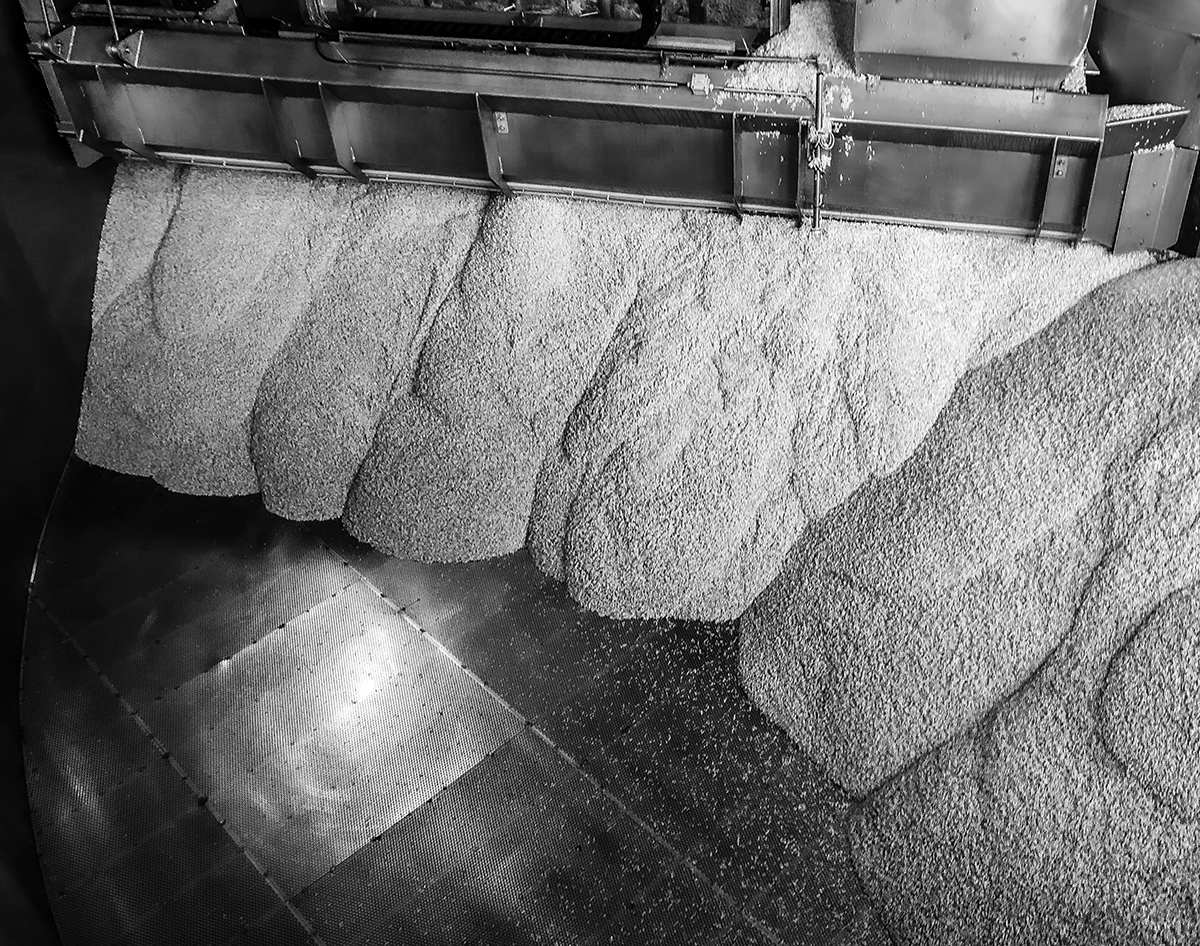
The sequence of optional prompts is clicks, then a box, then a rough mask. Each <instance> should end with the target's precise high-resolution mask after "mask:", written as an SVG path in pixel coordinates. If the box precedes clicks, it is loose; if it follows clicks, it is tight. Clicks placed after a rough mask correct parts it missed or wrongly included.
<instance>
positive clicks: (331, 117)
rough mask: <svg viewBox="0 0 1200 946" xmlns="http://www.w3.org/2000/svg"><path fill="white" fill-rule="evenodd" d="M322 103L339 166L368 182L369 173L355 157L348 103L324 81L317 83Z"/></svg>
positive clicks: (361, 182) (352, 175)
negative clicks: (349, 124) (348, 121)
mask: <svg viewBox="0 0 1200 946" xmlns="http://www.w3.org/2000/svg"><path fill="white" fill-rule="evenodd" d="M317 89H318V91H319V92H320V95H321V105H322V106H323V107H324V109H325V121H326V123H327V124H328V125H329V134H330V136H331V137H332V138H333V150H334V153H335V154H336V155H337V163H338V166H339V167H341V169H342V170H343V171H345V172H346V173H347V174H349V175H350V176H351V177H352V178H354V179H355V180H356V181H358V182H359V183H360V184H366V183H367V175H366V174H365V173H363V169H362V168H361V167H359V165H358V161H357V160H356V159H355V157H354V144H353V143H352V142H351V141H350V129H349V128H348V127H347V125H346V103H345V102H343V101H342V100H341V99H340V98H338V97H337V96H336V95H335V94H334V93H333V92H332V91H331V90H330V89H329V87H328V86H326V85H325V83H323V82H318V83H317Z"/></svg>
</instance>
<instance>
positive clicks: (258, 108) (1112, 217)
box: [24, 0, 1196, 250]
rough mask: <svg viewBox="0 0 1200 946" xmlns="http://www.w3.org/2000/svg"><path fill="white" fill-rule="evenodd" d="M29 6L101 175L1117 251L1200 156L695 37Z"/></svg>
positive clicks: (990, 101) (1004, 97)
mask: <svg viewBox="0 0 1200 946" xmlns="http://www.w3.org/2000/svg"><path fill="white" fill-rule="evenodd" d="M24 2H25V3H26V4H27V9H26V19H27V25H28V27H29V32H30V34H31V37H33V40H32V42H31V46H30V49H31V52H32V54H33V55H34V57H35V58H36V59H38V61H39V66H40V68H41V71H42V74H43V76H44V78H45V81H46V84H47V86H48V87H49V89H50V91H51V94H52V98H53V102H54V105H55V108H56V110H57V113H58V119H59V129H60V131H61V132H62V134H64V135H65V136H67V137H68V138H69V139H70V140H71V142H72V144H73V146H74V147H75V148H76V150H77V153H78V155H79V156H80V158H81V160H84V161H86V160H88V157H87V156H88V155H89V154H90V155H94V154H97V153H107V154H117V155H124V154H132V155H136V156H140V157H142V158H146V159H150V160H167V161H179V162H190V163H196V164H213V165H220V166H231V167H250V168H259V169H278V170H283V171H288V170H292V171H298V172H301V173H304V174H308V175H310V176H312V175H317V174H336V175H350V176H352V177H355V178H358V179H359V180H360V181H363V182H366V181H369V180H372V179H386V180H409V181H424V182H430V183H437V184H447V185H455V186H468V187H485V188H496V189H499V190H500V191H503V192H504V193H505V194H511V193H517V192H543V193H557V194H566V195H571V196H577V197H593V198H601V199H611V200H628V201H637V202H643V203H647V204H658V205H684V206H696V207H708V208H721V209H728V210H733V211H736V212H739V213H741V212H743V211H754V212H763V213H774V214H794V215H797V216H798V217H804V216H805V214H806V212H811V213H812V215H813V217H814V218H817V216H818V215H819V213H821V212H824V213H825V214H828V215H831V216H836V217H844V218H850V219H868V220H881V221H896V222H913V223H920V224H926V225H935V226H950V227H956V228H959V227H960V228H967V229H982V230H988V231H993V232H1003V233H1011V234H1015V235H1036V236H1046V237H1054V238H1062V239H1079V238H1084V237H1086V238H1088V239H1092V240H1096V241H1098V242H1102V243H1105V244H1106V245H1109V246H1113V247H1114V248H1116V249H1118V250H1124V249H1136V248H1143V247H1146V248H1163V247H1167V246H1170V245H1171V244H1172V243H1173V242H1174V240H1175V238H1176V235H1177V234H1178V231H1179V219H1180V217H1181V216H1182V212H1183V210H1182V208H1183V205H1184V203H1185V202H1186V197H1187V193H1188V189H1189V187H1190V185H1191V181H1192V177H1193V173H1194V169H1195V164H1196V152H1195V151H1192V150H1188V149H1177V148H1173V147H1170V144H1171V140H1172V139H1173V137H1174V136H1175V134H1176V133H1177V132H1178V130H1179V128H1180V126H1181V125H1182V123H1183V121H1184V119H1185V118H1186V117H1187V114H1188V111H1187V109H1186V108H1183V107H1180V108H1177V109H1174V110H1173V111H1167V112H1163V113H1161V114H1157V115H1153V116H1149V117H1144V118H1140V119H1136V120H1133V121H1126V122H1123V123H1121V125H1120V127H1119V128H1117V129H1116V132H1115V133H1114V132H1113V130H1112V129H1111V128H1110V129H1109V130H1108V133H1107V134H1106V114H1107V104H1108V100H1107V98H1106V97H1105V96H1102V95H1087V94H1072V93H1067V92H1059V91H1054V90H1051V89H1046V88H1034V89H1029V88H998V87H988V86H986V85H968V84H950V83H943V82H930V81H914V80H912V79H905V78H898V79H887V78H879V77H875V76H864V75H834V74H826V73H822V72H821V70H820V69H818V68H817V67H816V66H815V65H813V66H812V67H810V68H808V69H805V68H804V63H802V62H801V61H798V60H797V61H795V62H794V63H793V65H794V68H795V74H796V77H797V81H796V88H795V89H794V90H792V91H786V92H780V91H779V90H778V83H776V88H774V89H768V88H762V89H756V88H753V79H752V78H750V77H749V76H747V75H744V74H741V73H740V72H739V68H738V67H739V66H740V65H742V63H743V62H744V57H736V56H733V55H731V54H730V53H728V52H711V51H706V50H709V49H712V48H714V44H713V43H712V42H708V43H707V44H706V42H705V41H703V38H702V37H699V36H696V37H695V41H694V42H692V43H691V44H690V45H689V42H688V34H687V31H686V27H685V28H684V29H682V30H676V35H675V36H674V37H673V38H674V43H673V44H668V45H670V46H671V48H666V47H664V46H663V45H661V44H660V46H659V47H657V48H647V49H643V50H639V51H628V52H623V53H622V54H617V53H615V52H613V51H604V50H598V49H587V48H571V47H561V46H560V47H551V46H550V45H549V44H529V43H525V44H503V43H487V42H477V43H471V42H470V41H463V40H458V41H456V40H453V39H450V40H446V39H442V40H429V39H425V40H416V39H414V38H412V37H407V38H406V37H400V36H393V37H387V36H383V37H381V36H378V35H372V36H367V35H365V34H352V33H345V32H342V33H339V32H337V31H336V30H334V31H330V30H327V29H309V30H299V31H297V30H286V29H281V30H277V31H275V32H274V34H273V35H247V34H248V33H249V32H253V31H247V30H245V29H243V28H240V27H238V26H236V25H235V24H233V23H231V22H224V23H215V22H207V21H192V20H187V19H175V20H162V21H156V20H149V21H147V20H145V19H135V20H132V21H130V23H128V24H126V28H125V29H122V26H121V22H120V21H119V19H118V17H117V16H116V14H115V13H113V15H112V17H111V22H109V23H97V22H91V21H87V22H78V23H74V24H70V25H68V24H67V23H66V22H65V21H64V20H63V19H62V18H61V17H60V16H59V13H58V10H57V8H55V7H52V6H51V7H48V6H45V5H44V4H43V3H42V0H24ZM48 2H49V0H48ZM122 9H123V10H124V9H125V8H122ZM110 12H112V11H110ZM85 19H86V18H85ZM93 19H94V18H93ZM779 19H780V17H774V18H773V20H779ZM693 32H694V33H699V32H700V31H693ZM717 45H719V44H717ZM988 70H992V67H991V66H990V65H989V66H988ZM843 71H845V70H843ZM751 75H752V74H751ZM822 84H823V85H822ZM818 87H821V88H822V91H821V94H817V88H818Z"/></svg>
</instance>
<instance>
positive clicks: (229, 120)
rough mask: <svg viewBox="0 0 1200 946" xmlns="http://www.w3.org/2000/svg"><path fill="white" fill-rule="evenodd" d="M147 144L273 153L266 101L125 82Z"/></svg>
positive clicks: (251, 96) (258, 97)
mask: <svg viewBox="0 0 1200 946" xmlns="http://www.w3.org/2000/svg"><path fill="white" fill-rule="evenodd" d="M125 89H126V90H127V92H128V95H129V98H130V100H131V102H132V105H133V109H134V111H135V112H136V114H137V116H138V119H139V121H140V123H141V133H142V136H143V137H144V139H145V141H146V143H148V144H150V145H152V146H155V145H158V146H170V147H177V148H203V149H208V150H213V151H220V152H223V153H228V154H230V155H262V154H271V153H273V152H274V151H275V138H274V136H273V134H272V128H271V122H270V115H269V113H268V112H267V105H266V101H265V100H264V99H263V97H262V95H261V94H255V93H254V92H230V91H224V90H218V89H211V88H206V89H203V90H201V89H195V88H182V87H172V86H167V85H148V84H142V83H138V82H133V81H131V82H128V83H126V84H125Z"/></svg>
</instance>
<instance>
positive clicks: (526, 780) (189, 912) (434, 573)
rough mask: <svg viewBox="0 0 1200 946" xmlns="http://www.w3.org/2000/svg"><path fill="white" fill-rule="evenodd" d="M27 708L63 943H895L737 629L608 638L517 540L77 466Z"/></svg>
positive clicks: (834, 811)
mask: <svg viewBox="0 0 1200 946" xmlns="http://www.w3.org/2000/svg"><path fill="white" fill-rule="evenodd" d="M21 699H22V718H23V724H24V728H25V755H26V769H27V778H28V783H29V791H30V796H31V806H32V809H33V815H34V822H35V831H36V834H37V839H38V845H39V852H40V856H41V860H42V869H43V874H44V877H45V880H46V883H47V887H48V890H49V891H50V894H51V900H52V906H53V908H54V911H55V916H56V919H57V921H58V923H59V927H60V931H61V933H62V935H63V940H64V943H66V944H67V946H72V944H75V943H79V944H88V946H92V944H101V946H103V944H107V943H110V942H111V943H116V942H121V943H125V942H129V943H137V944H142V943H147V944H156V943H164V944H166V943H169V944H171V946H175V944H179V943H194V944H214V946H215V944H225V943H230V944H233V943H238V944H254V943H263V944H266V943H271V944H278V946H288V944H292V943H310V942H312V943H323V944H328V946H358V944H367V943H372V944H375V943H378V944H389V946H392V944H397V946H398V944H420V946H444V944H451V943H454V944H459V943H481V944H482V943H487V944H489V946H492V944H494V946H504V944H509V943H512V944H525V943H553V944H580V946H593V944H602V943H630V944H637V946H641V944H653V943H679V942H688V943H694V944H698V946H702V944H709V946H760V944H771V943H774V944H780V943H787V944H808V943H811V944H814V946H816V944H821V946H824V944H829V943H844V944H847V946H850V944H855V946H876V944H884V943H886V942H887V941H888V940H887V937H886V935H885V934H884V932H883V930H882V928H881V927H880V926H879V924H878V922H877V920H876V918H875V916H874V915H873V913H872V911H871V909H870V908H869V906H868V904H867V902H866V900H865V898H864V897H863V895H862V891H861V889H860V887H859V884H858V880H857V877H856V876H855V874H854V871H853V868H852V866H851V864H850V860H849V856H848V852H847V848H846V841H845V835H844V829H843V821H844V817H845V814H846V811H847V808H848V802H847V800H846V799H845V798H844V797H843V796H842V795H841V794H840V793H839V792H838V791H837V790H836V789H835V788H834V787H833V786H832V785H831V784H830V783H828V782H827V781H826V780H824V779H823V778H822V776H821V775H820V773H819V772H818V771H817V770H816V769H815V768H814V767H813V766H812V765H810V764H809V763H808V762H807V761H806V760H805V759H803V758H802V757H800V756H799V755H797V754H796V752H795V750H794V747H792V746H791V744H790V743H789V742H788V741H787V739H786V737H785V736H784V735H783V734H782V732H780V731H779V730H778V729H776V728H775V727H774V726H772V725H771V724H770V723H769V722H768V721H767V720H766V719H765V718H764V717H763V716H762V715H761V714H760V713H759V712H758V711H757V710H756V709H755V708H754V707H753V706H752V705H751V704H750V703H749V701H748V699H747V698H746V696H745V695H744V693H743V692H742V690H741V689H740V687H739V686H738V683H737V673H736V648H735V632H734V628H733V627H732V626H731V625H697V624H683V623H672V622H645V621H612V620H608V619H604V618H600V617H598V616H597V615H594V614H590V613H587V612H584V611H582V610H581V609H580V608H579V607H578V606H577V605H575V603H574V602H573V601H571V599H570V598H569V597H568V596H567V595H566V593H565V591H564V590H563V589H562V587H561V586H560V585H559V584H558V583H556V582H553V581H550V580H548V579H547V578H546V577H545V576H543V575H542V574H541V573H540V572H539V571H538V570H537V568H536V567H535V566H534V565H533V563H532V562H531V561H530V559H529V557H528V555H527V554H525V553H524V552H521V553H517V554H514V555H509V556H504V557H503V558H500V559H496V560H492V561H489V562H476V563H471V564H468V565H461V566H429V565H420V564H417V563H412V562H402V561H398V560H395V559H389V558H387V557H386V556H382V555H379V554H378V553H375V552H373V551H371V550H369V549H366V548H364V547H362V546H361V545H359V544H358V543H356V542H355V541H354V540H353V539H351V538H349V537H348V536H347V535H346V534H345V533H344V532H342V530H341V529H340V527H339V526H338V524H337V523H321V524H316V525H314V526H312V527H308V528H305V527H301V526H299V525H296V524H294V523H288V522H284V521H282V520H279V519H277V518H275V517H274V516H271V515H269V514H268V513H266V512H264V511H263V510H262V508H261V506H259V505H258V503H257V501H256V500H252V499H236V500H212V499H196V498H195V497H179V496H175V495H173V494H170V493H167V492H166V491H165V490H162V489H161V488H159V487H157V486H155V485H154V484H152V483H149V482H148V481H145V480H139V479H135V478H132V477H126V476H120V475H118V474H113V473H109V472H106V471H102V470H98V469H95V468H93V467H90V466H88V465H86V464H84V463H81V462H79V461H72V462H71V464H69V466H68V469H67V472H66V475H65V476H64V480H63V484H62V486H61V487H60V493H59V496H58V499H57V500H56V503H55V507H54V510H53V511H52V513H51V517H50V521H49V522H48V524H47V530H46V534H45V539H44V542H43V547H42V549H41V552H40V554H39V559H38V568H37V572H36V576H35V580H34V583H33V587H32V600H31V606H30V616H29V621H28V627H27V629H26V645H25V657H24V661H23V679H22V695H21Z"/></svg>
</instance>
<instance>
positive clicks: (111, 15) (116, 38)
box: [104, 0, 121, 46]
mask: <svg viewBox="0 0 1200 946" xmlns="http://www.w3.org/2000/svg"><path fill="white" fill-rule="evenodd" d="M104 5H105V6H106V7H108V22H109V23H111V24H112V31H113V45H114V46H115V45H116V44H117V43H119V42H121V34H120V32H119V31H118V30H117V14H116V13H115V12H114V11H113V5H112V0H104Z"/></svg>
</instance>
